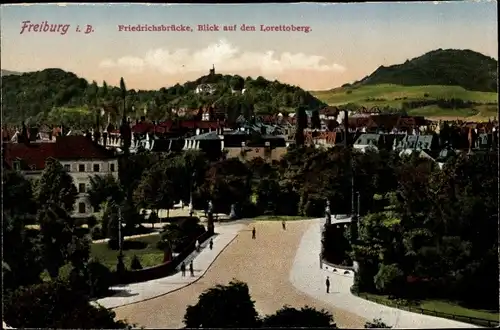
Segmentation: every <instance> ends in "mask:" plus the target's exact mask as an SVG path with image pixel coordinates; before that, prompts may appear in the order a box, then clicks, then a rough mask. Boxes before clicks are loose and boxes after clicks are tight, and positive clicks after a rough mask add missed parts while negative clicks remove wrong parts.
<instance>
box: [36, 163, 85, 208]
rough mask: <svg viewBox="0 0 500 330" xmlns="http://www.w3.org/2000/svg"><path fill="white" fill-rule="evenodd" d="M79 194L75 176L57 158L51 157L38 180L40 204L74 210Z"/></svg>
mask: <svg viewBox="0 0 500 330" xmlns="http://www.w3.org/2000/svg"><path fill="white" fill-rule="evenodd" d="M76 196H77V190H76V186H75V185H74V183H73V178H72V177H71V176H70V175H69V174H68V172H66V171H65V170H64V168H63V166H62V165H61V163H59V162H58V161H57V160H55V159H52V158H49V159H48V160H47V164H46V166H45V169H44V170H43V173H42V176H41V178H40V180H39V182H38V191H37V196H36V197H37V200H38V204H39V205H40V206H43V205H55V206H57V207H59V208H61V209H63V210H64V211H65V212H67V213H71V212H72V211H73V208H74V205H75V201H76Z"/></svg>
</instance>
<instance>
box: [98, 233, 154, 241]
mask: <svg viewBox="0 0 500 330" xmlns="http://www.w3.org/2000/svg"><path fill="white" fill-rule="evenodd" d="M159 234H160V232H159V231H154V232H152V233H147V234H139V235H134V236H124V237H123V240H124V241H127V240H131V239H134V238H141V237H148V236H154V235H159ZM108 241H109V238H101V239H97V240H95V241H92V243H95V244H101V243H106V242H108Z"/></svg>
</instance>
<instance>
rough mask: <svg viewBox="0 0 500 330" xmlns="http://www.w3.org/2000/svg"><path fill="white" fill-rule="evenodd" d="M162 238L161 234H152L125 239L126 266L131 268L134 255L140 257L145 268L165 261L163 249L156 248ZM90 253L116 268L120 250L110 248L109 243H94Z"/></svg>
mask: <svg viewBox="0 0 500 330" xmlns="http://www.w3.org/2000/svg"><path fill="white" fill-rule="evenodd" d="M160 238H161V235H152V236H144V237H140V238H133V239H129V240H125V241H124V249H123V256H124V258H123V262H124V264H125V267H127V269H128V268H130V263H131V261H132V258H133V257H134V255H136V256H137V257H138V258H139V260H140V261H141V265H142V267H143V268H147V267H151V266H156V265H159V264H161V263H162V262H163V251H162V250H160V249H157V248H156V243H158V241H159V240H160ZM90 255H91V257H92V258H95V259H97V260H99V261H100V262H101V263H102V264H104V265H105V266H106V267H108V268H109V269H110V270H112V271H114V270H116V263H117V257H118V251H115V250H111V249H110V248H108V243H106V242H105V243H93V244H92V246H91V249H90Z"/></svg>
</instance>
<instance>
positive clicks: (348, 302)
mask: <svg viewBox="0 0 500 330" xmlns="http://www.w3.org/2000/svg"><path fill="white" fill-rule="evenodd" d="M323 223H324V220H312V221H311V226H310V227H309V229H308V230H307V231H306V232H305V234H304V236H303V237H302V240H301V242H300V246H299V249H298V251H297V255H296V256H295V260H294V264H293V268H292V271H291V272H290V281H291V282H292V283H293V285H294V286H295V287H296V288H297V289H299V290H300V291H302V292H304V293H306V294H309V295H311V296H314V297H317V298H318V299H319V300H321V301H323V302H325V303H328V304H330V305H332V306H336V307H338V308H345V309H347V310H349V311H350V312H352V313H355V314H357V315H359V316H363V317H365V318H367V319H369V320H373V319H374V318H381V319H382V320H383V321H384V323H386V324H388V325H390V326H392V327H394V328H418V329H422V328H469V327H473V328H477V327H476V326H474V325H470V324H466V323H462V322H457V321H453V320H448V319H444V318H438V317H433V316H429V315H422V314H417V313H411V312H407V311H402V310H399V309H396V308H391V307H388V306H385V305H379V304H376V303H373V302H371V301H368V300H365V299H362V298H359V297H357V296H354V295H353V294H351V292H350V288H351V286H352V284H353V282H354V276H353V274H352V272H350V274H348V275H347V274H344V273H343V272H337V273H332V272H331V271H329V270H326V269H320V266H319V257H318V253H319V251H320V248H321V227H322V225H323ZM327 276H329V277H330V282H331V293H330V294H327V293H326V292H325V291H326V290H325V287H324V282H325V280H326V277H327Z"/></svg>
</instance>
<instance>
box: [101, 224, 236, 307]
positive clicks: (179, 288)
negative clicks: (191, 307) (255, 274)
mask: <svg viewBox="0 0 500 330" xmlns="http://www.w3.org/2000/svg"><path fill="white" fill-rule="evenodd" d="M238 236H239V232H238V233H237V234H236V235H235V236H234V237H233V238H232V239H231V240H230V241H229V242H228V243H227V244H226V246H224V247H223V248H222V250H220V251H219V253H217V255H216V256H215V258H214V260H212V262H211V263H210V264H209V265H208V267H207V269H205V271H204V272H203V273H202V274H201V275H200V276H199V277H198V278H197V279H195V280H194V281H192V282H190V283H188V284H186V285H183V286H181V287H178V288H176V289H173V290H171V291H168V292H165V293H161V294H159V295H157V296H154V297H149V298H145V299H142V300H139V301H134V302H131V303H126V304H123V305H118V306H114V307H109V308H106V309H109V310H111V309H115V308H120V307H125V306H129V305H134V304H138V303H141V302H144V301H148V300H152V299H156V298H159V297H162V296H166V295H167V294H170V293H173V292H176V291H179V290H181V289H184V288H185V287H188V286H190V285H191V284H194V283H196V282H198V281H199V280H200V279H201V278H202V277H203V276H205V274H206V273H207V271H208V270H209V269H210V267H212V264H213V263H214V262H215V260H217V258H218V257H219V256H220V255H221V253H222V252H224V251H225V250H226V248H227V247H228V246H229V245H231V243H233V241H234V240H235V239H236V237H238ZM95 303H96V304H98V305H99V306H102V305H101V304H99V303H98V302H95ZM102 307H104V306H102Z"/></svg>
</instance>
